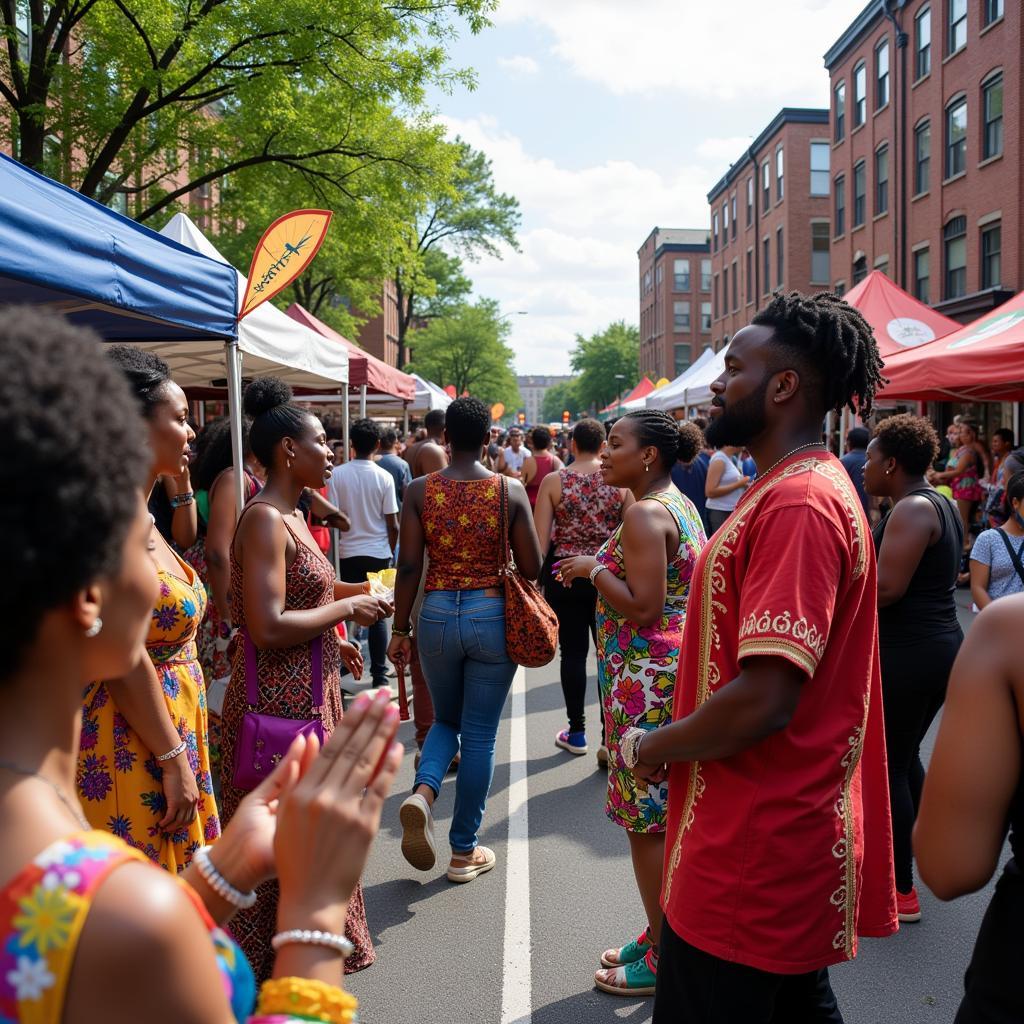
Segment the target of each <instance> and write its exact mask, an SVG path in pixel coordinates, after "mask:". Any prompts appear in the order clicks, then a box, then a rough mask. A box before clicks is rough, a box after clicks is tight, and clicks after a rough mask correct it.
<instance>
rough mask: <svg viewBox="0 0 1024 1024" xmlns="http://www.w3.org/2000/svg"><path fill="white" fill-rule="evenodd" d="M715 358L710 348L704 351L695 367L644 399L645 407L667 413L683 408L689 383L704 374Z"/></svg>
mask: <svg viewBox="0 0 1024 1024" xmlns="http://www.w3.org/2000/svg"><path fill="white" fill-rule="evenodd" d="M714 358H715V353H714V351H713V350H712V349H711V348H710V347H709V348H706V349H704V351H703V352H701V354H700V356H699V357H698V358H697V362H695V363H694V364H693V366H690V367H688V368H687V369H685V370H684V371H683V372H682V373H681V374H679V376H678V377H676V378H675V380H670V381H669V382H668V383H667V384H666V385H665V386H664V387H663V388H658V389H657V390H655V391H652V392H651V393H650V394H649V395H648V396H647V397H646V398H645V399H644V405H645V407H646V408H648V409H664V410H666V411H668V410H671V409H678V408H681V407H682V405H683V397H684V395H685V393H686V384H687V381H690V380H695V379H696V377H697V375H698V374H700V373H702V372H703V370H704V367H705V366H707V364H708V363H710V362H711V361H712V360H713V359H714Z"/></svg>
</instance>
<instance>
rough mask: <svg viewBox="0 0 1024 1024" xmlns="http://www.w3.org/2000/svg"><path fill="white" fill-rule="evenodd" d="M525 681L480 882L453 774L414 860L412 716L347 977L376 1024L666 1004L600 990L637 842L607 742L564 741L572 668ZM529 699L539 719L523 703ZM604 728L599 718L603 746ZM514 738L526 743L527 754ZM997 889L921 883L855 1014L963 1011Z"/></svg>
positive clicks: (866, 968)
mask: <svg viewBox="0 0 1024 1024" xmlns="http://www.w3.org/2000/svg"><path fill="white" fill-rule="evenodd" d="M968 617H969V613H965V614H964V620H965V625H966V624H967V622H966V620H967V619H968ZM591 668H592V679H593V665H592V666H591ZM523 684H525V685H523ZM520 688H521V689H522V690H523V695H522V697H521V698H520V707H518V708H517V706H516V698H515V693H513V698H512V700H510V702H509V703H508V704H507V705H506V708H505V716H504V719H503V721H502V726H501V731H500V733H499V735H498V741H497V763H496V767H495V773H494V784H493V787H492V789H491V796H490V801H489V804H488V808H487V814H486V816H485V818H484V824H483V829H482V832H481V842H483V843H484V844H485V845H487V846H490V847H492V848H493V849H494V850H495V852H496V853H497V857H498V864H497V867H496V868H495V870H494V871H492V872H491V873H490V874H487V875H483V876H481V877H480V878H478V879H477V880H476V881H474V882H471V883H469V884H467V885H452V884H451V883H449V882H448V881H447V880H446V878H445V876H444V867H445V866H446V864H447V847H446V838H447V829H448V824H449V820H450V815H451V808H452V800H453V791H452V781H453V777H451V776H450V777H449V780H448V782H446V784H445V787H444V790H443V792H442V795H441V797H440V799H439V801H438V804H437V817H436V837H437V839H438V847H439V864H438V866H437V868H436V869H435V870H433V871H430V872H423V873H421V872H417V871H415V870H414V869H413V868H411V867H410V866H409V865H407V864H406V863H405V861H404V860H403V858H402V855H401V851H400V849H399V843H400V839H401V828H400V826H399V823H398V806H399V804H400V803H401V801H402V800H403V799H404V797H405V795H406V794H407V793H408V791H409V788H410V787H411V784H412V779H413V764H412V762H413V749H412V748H413V747H414V744H413V743H412V724H411V723H408V724H404V725H403V726H402V729H401V734H400V738H401V739H402V740H403V741H404V742H405V743H406V744H407V747H408V748H409V749H408V750H407V752H406V756H405V763H404V765H403V767H402V771H401V774H400V776H399V779H398V783H397V786H396V791H395V793H394V794H393V795H392V797H391V798H390V800H389V801H388V804H387V806H386V808H385V812H384V820H383V824H382V827H381V833H380V836H379V838H378V840H377V844H376V847H375V849H374V851H373V854H372V856H371V860H370V864H369V866H368V868H367V871H366V875H365V879H364V888H365V896H366V908H367V917H368V918H369V923H370V930H371V932H372V934H373V937H374V941H375V943H376V946H377V962H376V964H375V965H374V966H373V967H371V968H369V969H368V970H366V971H363V972H362V973H360V974H357V975H353V976H350V977H349V978H348V979H347V984H348V987H349V988H350V989H351V991H352V992H354V993H355V994H356V995H357V996H358V997H359V1000H360V1004H361V1005H360V1020H361V1021H362V1022H363V1024H420V1022H431V1024H470V1022H474V1024H475V1022H487V1024H490V1022H495V1024H577V1022H579V1024H621V1022H627V1024H646V1022H648V1021H649V1020H650V1013H651V1010H650V1007H651V1000H649V999H623V998H617V997H613V996H609V995H605V994H604V993H602V992H599V991H597V990H596V989H594V988H593V972H594V970H596V969H597V967H598V966H599V963H598V957H599V955H600V953H601V951H602V950H603V949H604V948H606V947H608V946H614V945H618V944H620V943H623V942H625V941H627V940H628V939H629V938H631V937H633V936H634V935H636V934H637V933H638V932H639V931H640V929H641V928H642V927H643V924H644V920H643V912H642V910H641V907H640V901H639V897H638V896H637V892H636V887H635V883H634V881H633V876H632V870H631V867H630V863H629V856H628V849H627V845H626V840H625V837H624V836H623V835H622V833H621V831H620V829H619V828H618V827H617V826H615V825H613V824H611V822H609V821H608V820H607V819H606V818H605V816H604V813H603V807H604V794H605V778H604V775H603V773H602V772H601V771H599V770H598V769H597V765H596V762H595V759H594V757H593V753H591V754H590V755H588V756H586V757H579V758H577V757H573V756H571V755H569V754H567V753H564V752H563V751H561V750H558V749H557V748H556V747H555V746H554V743H553V740H554V736H555V733H556V732H557V731H558V730H559V729H561V728H564V724H565V723H564V707H563V704H562V694H561V689H560V687H559V684H558V673H557V666H556V665H551V666H548V667H547V668H544V669H538V670H526V672H525V679H524V680H523V682H522V683H521V684H520ZM514 690H515V687H514ZM590 698H591V699H590V702H589V704H590V706H589V708H588V716H587V717H588V722H590V723H597V722H598V721H599V719H598V714H597V693H596V684H593V683H592V690H591V694H590ZM522 710H525V715H523V714H521V713H518V714H517V712H521V711H522ZM516 722H518V732H517V730H516V729H515V728H514V726H515V724H516ZM514 733H515V735H514ZM595 739H596V733H595V732H594V731H593V729H592V730H591V731H590V740H591V745H592V748H593V745H594V742H595ZM931 740H932V737H929V740H928V742H927V744H926V754H927V753H930V748H931ZM512 748H519V749H518V751H517V753H516V756H515V758H514V759H512V758H510V753H511V752H512ZM523 750H525V758H524V757H523V756H522V752H523ZM524 760H525V764H524V763H523V762H524ZM520 776H522V778H521V779H520V778H519V777H520ZM510 777H511V778H512V780H513V786H512V790H511V792H512V805H513V828H512V833H513V849H514V851H515V852H514V854H513V857H514V859H513V865H512V866H513V871H512V872H511V873H510V872H509V870H508V868H509V865H508V857H507V854H508V849H509V805H510V785H509V782H510ZM517 780H518V781H517ZM524 786H525V789H526V793H527V795H528V799H526V801H525V807H524V806H523V801H522V796H523V788H524ZM524 828H525V829H527V830H528V841H524V831H523V830H524ZM990 892H991V887H989V888H986V890H984V891H983V892H981V893H978V894H976V895H975V896H973V897H969V898H966V899H962V900H958V901H956V902H955V903H952V904H941V903H939V902H938V901H937V900H936V899H935V898H934V897H932V896H931V894H930V893H928V892H927V891H926V890H923V889H921V902H922V909H923V913H924V919H923V921H921V922H920V923H918V924H911V925H904V926H903V927H902V929H901V931H900V932H899V934H897V935H896V936H894V937H892V938H890V939H885V940H866V941H864V942H862V944H861V948H860V954H859V956H858V957H857V959H856V961H854V962H852V963H849V964H843V965H841V966H839V967H837V968H834V969H833V972H832V977H833V986H834V988H835V990H836V993H837V996H838V998H839V1003H840V1006H841V1008H842V1010H843V1014H844V1016H845V1019H846V1021H847V1024H937V1022H947V1024H948V1022H951V1021H952V1019H953V1016H954V1014H955V1012H956V1008H957V1006H958V1004H959V1000H960V994H961V991H962V989H961V983H962V975H963V970H964V967H965V966H966V964H967V961H968V959H969V956H970V951H971V947H972V945H973V940H974V936H975V934H976V932H977V929H978V925H979V923H980V921H981V916H982V913H983V911H984V907H985V905H986V903H987V900H988V898H989V895H990ZM527 950H528V951H529V955H528V956H527V955H526V951H527ZM680 1024H684V1022H680Z"/></svg>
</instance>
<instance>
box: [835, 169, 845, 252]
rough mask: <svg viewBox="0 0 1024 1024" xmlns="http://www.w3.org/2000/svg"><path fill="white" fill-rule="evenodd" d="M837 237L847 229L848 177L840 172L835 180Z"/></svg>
mask: <svg viewBox="0 0 1024 1024" xmlns="http://www.w3.org/2000/svg"><path fill="white" fill-rule="evenodd" d="M835 195H836V210H835V213H836V238H838V237H839V236H840V235H841V234H843V232H845V231H846V179H845V178H844V177H843V176H842V175H841V174H840V175H839V177H838V178H836V180H835Z"/></svg>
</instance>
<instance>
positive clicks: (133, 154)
mask: <svg viewBox="0 0 1024 1024" xmlns="http://www.w3.org/2000/svg"><path fill="white" fill-rule="evenodd" d="M494 6H495V0H401V2H400V3H397V4H382V3H378V2H377V0H289V2H288V3H267V2H263V0H54V2H51V3H47V4H44V3H42V2H39V0H30V2H28V3H27V4H22V3H16V2H14V0H3V2H0V101H3V102H4V103H5V104H6V105H7V106H9V108H10V112H11V118H10V119H9V120H8V119H3V122H4V123H3V127H2V128H0V131H2V130H3V129H6V131H3V136H0V137H4V136H5V137H6V140H7V141H9V142H10V143H11V144H12V148H13V150H14V152H15V153H16V154H17V156H18V158H19V159H20V160H21V161H22V162H23V163H25V164H27V165H29V166H31V167H36V168H40V169H42V170H44V171H45V172H47V173H50V174H53V175H54V176H56V177H60V178H61V179H62V180H64V181H66V182H68V183H70V184H71V185H72V186H73V187H75V188H77V189H79V190H80V191H81V192H83V193H84V194H85V195H87V196H90V197H92V198H95V199H98V200H99V201H100V202H105V203H111V202H112V201H118V202H121V203H124V204H126V205H127V206H128V209H129V212H131V213H132V214H133V215H134V216H135V217H137V219H140V220H147V219H149V218H150V217H152V216H154V215H155V214H157V213H159V212H160V211H162V210H166V209H168V208H171V209H173V208H174V207H175V205H176V204H179V203H180V202H182V201H183V200H185V199H186V198H187V197H188V196H189V195H190V194H191V193H193V192H195V191H196V190H200V189H206V188H209V187H211V186H216V185H219V184H221V183H223V181H224V179H225V177H226V176H228V175H238V174H241V173H242V172H244V171H247V170H250V169H253V168H257V167H267V166H279V167H286V168H290V169H291V170H293V171H295V172H297V174H298V175H299V176H300V177H302V178H304V180H305V181H306V182H307V184H310V185H316V184H319V185H320V186H322V187H324V188H325V189H326V188H327V187H331V188H333V189H336V190H337V191H338V192H340V193H341V194H343V195H351V196H352V198H356V197H357V196H358V190H357V189H356V188H354V187H353V182H354V180H355V179H356V178H357V177H358V175H359V174H360V173H361V172H362V170H363V169H365V168H371V167H375V166H377V165H379V164H381V163H386V162H393V163H400V164H407V165H409V166H410V168H411V169H412V170H414V171H422V170H425V169H424V168H421V167H419V166H418V165H416V164H415V163H414V162H412V161H411V158H410V154H409V152H408V151H407V150H406V149H405V146H404V144H405V141H406V140H405V138H404V137H403V136H402V133H399V137H398V138H397V139H395V138H393V137H392V135H391V133H390V132H389V131H387V130H385V129H386V128H387V127H388V126H389V125H388V124H384V125H382V124H381V117H380V115H381V114H382V113H390V112H393V111H402V112H403V115H404V118H405V119H406V120H407V121H409V122H410V123H416V122H417V121H419V122H421V123H422V119H423V118H425V116H426V114H425V110H426V108H425V93H426V90H427V89H428V88H430V87H440V88H442V89H447V88H450V87H451V86H452V85H453V84H454V83H455V82H457V81H462V82H467V83H471V81H472V76H471V75H470V74H469V73H468V72H462V71H458V70H455V69H453V68H451V67H450V66H449V63H448V58H447V51H446V46H447V44H448V43H449V42H450V41H451V40H452V38H453V37H454V36H455V34H456V32H457V29H458V27H459V25H461V24H462V23H465V24H466V25H468V27H469V29H470V30H471V31H473V32H477V31H479V30H480V29H481V28H483V27H484V26H485V25H486V24H487V14H488V13H489V12H490V11H491V10H492V9H493V7H494ZM26 9H27V11H28V21H29V24H28V26H27V32H23V29H24V28H25V27H26V26H25V25H24V23H23V16H24V12H25V10H26ZM4 44H6V45H4ZM424 208H425V207H424Z"/></svg>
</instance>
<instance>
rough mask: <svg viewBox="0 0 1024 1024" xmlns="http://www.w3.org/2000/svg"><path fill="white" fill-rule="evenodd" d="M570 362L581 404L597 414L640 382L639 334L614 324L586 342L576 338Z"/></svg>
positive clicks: (625, 325)
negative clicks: (577, 375) (576, 375)
mask: <svg viewBox="0 0 1024 1024" xmlns="http://www.w3.org/2000/svg"><path fill="white" fill-rule="evenodd" d="M570 358H571V363H572V369H573V372H574V373H577V374H579V377H578V378H577V380H576V392H577V394H578V395H579V399H580V401H581V402H582V404H583V406H584V407H586V408H588V409H594V410H595V411H599V410H601V409H603V408H605V407H606V406H607V405H609V404H610V403H611V402H613V401H615V399H616V398H618V397H619V395H620V394H622V392H624V391H626V390H627V389H629V388H632V387H633V386H634V385H635V384H636V383H637V381H638V380H639V379H640V370H639V366H640V331H639V330H638V329H637V328H636V327H634V326H632V325H631V324H627V323H626V322H625V321H624V320H617V321H616V322H615V323H613V324H610V325H609V326H608V327H606V328H605V329H604V330H603V331H599V332H598V333H597V334H593V335H591V336H590V337H589V338H584V337H583V336H582V335H579V334H578V335H576V343H575V345H574V347H573V350H572V352H571V353H570Z"/></svg>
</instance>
